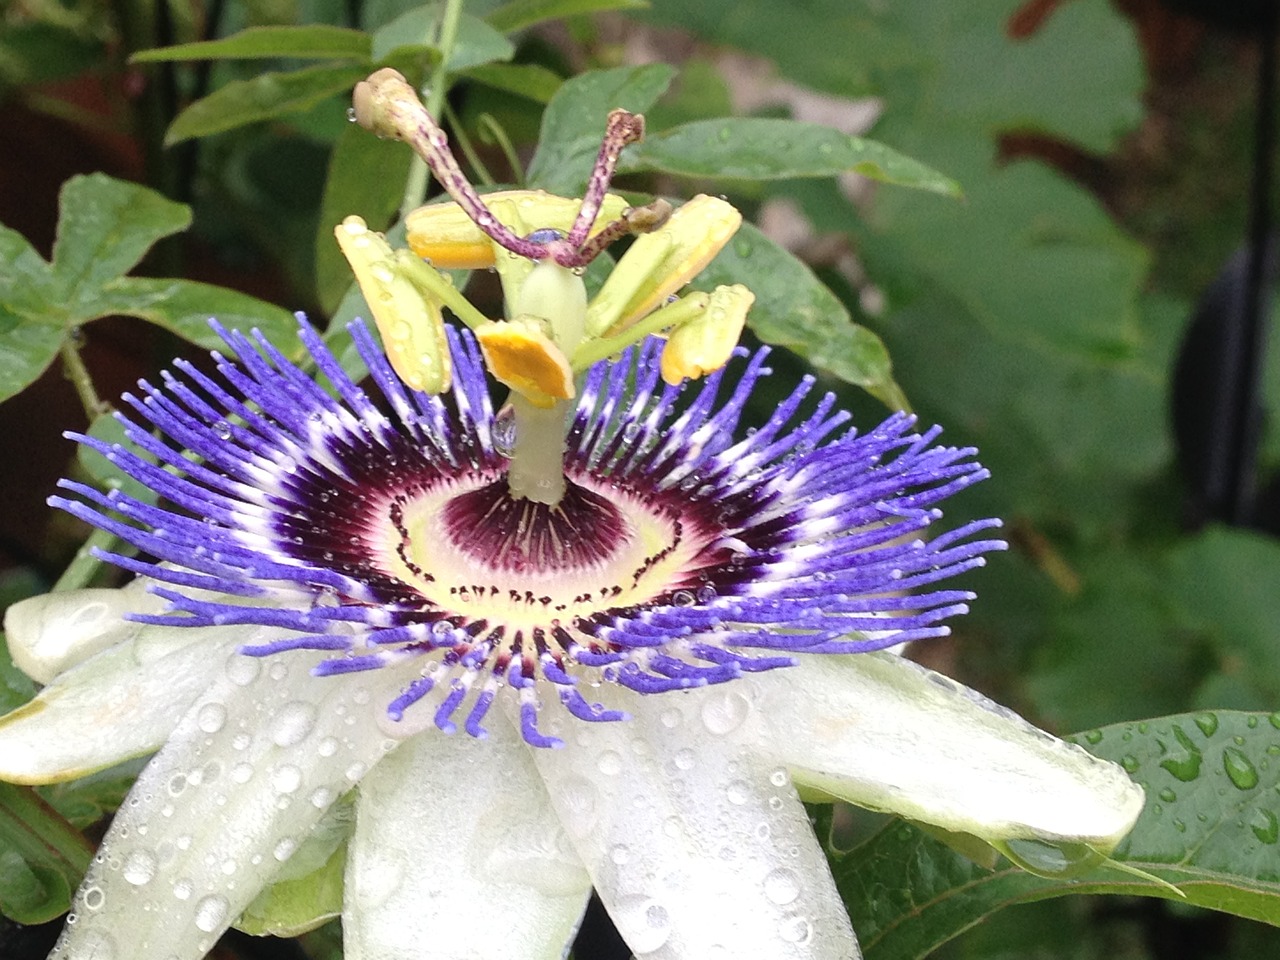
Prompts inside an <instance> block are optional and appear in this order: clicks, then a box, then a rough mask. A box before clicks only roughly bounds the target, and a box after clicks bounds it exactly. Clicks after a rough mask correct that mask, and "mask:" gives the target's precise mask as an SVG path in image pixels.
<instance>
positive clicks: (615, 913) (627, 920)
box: [609, 896, 671, 954]
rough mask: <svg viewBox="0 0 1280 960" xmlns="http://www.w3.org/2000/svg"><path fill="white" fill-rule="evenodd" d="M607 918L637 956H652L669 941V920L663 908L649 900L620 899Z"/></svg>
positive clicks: (635, 898) (640, 897)
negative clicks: (649, 954) (650, 954)
mask: <svg viewBox="0 0 1280 960" xmlns="http://www.w3.org/2000/svg"><path fill="white" fill-rule="evenodd" d="M609 914H610V916H612V917H613V920H614V922H615V923H617V925H618V932H619V933H621V934H622V938H623V939H624V940H626V941H627V945H628V946H629V947H631V949H632V950H634V951H635V952H636V953H637V954H641V953H652V952H653V951H654V950H657V949H658V948H659V947H661V946H662V945H663V944H664V943H666V942H667V940H669V939H670V938H671V918H670V916H668V915H667V909H666V907H664V906H663V905H662V904H661V903H659V902H658V901H657V900H655V899H654V898H653V897H646V896H629V897H621V898H619V899H618V902H617V903H616V904H614V906H613V909H612V910H610V911H609Z"/></svg>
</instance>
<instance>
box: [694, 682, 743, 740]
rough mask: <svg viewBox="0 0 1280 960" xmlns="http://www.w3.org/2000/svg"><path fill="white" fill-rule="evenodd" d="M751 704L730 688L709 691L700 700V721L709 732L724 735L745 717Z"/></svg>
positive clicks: (738, 724) (740, 724)
mask: <svg viewBox="0 0 1280 960" xmlns="http://www.w3.org/2000/svg"><path fill="white" fill-rule="evenodd" d="M750 711H751V704H750V703H748V702H747V698H746V697H745V696H743V695H742V694H741V693H740V692H738V691H737V690H734V689H732V688H723V687H722V688H720V689H718V690H712V691H710V692H709V693H708V694H707V696H706V699H705V700H703V701H702V723H703V725H704V726H705V727H706V728H707V730H709V731H710V732H711V733H714V734H716V735H717V736H724V735H725V734H726V733H730V732H732V731H734V730H736V729H738V727H740V726H742V722H743V721H744V720H746V719H747V714H748V713H749V712H750Z"/></svg>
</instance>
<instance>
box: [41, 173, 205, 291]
mask: <svg viewBox="0 0 1280 960" xmlns="http://www.w3.org/2000/svg"><path fill="white" fill-rule="evenodd" d="M190 225H191V210H190V208H188V207H186V206H184V205H182V204H180V203H175V202H174V201H172V200H169V199H167V198H165V197H163V196H161V195H160V194H158V193H156V192H155V191H154V190H148V189H147V188H146V187H142V186H139V185H138V184H136V183H127V182H125V181H124V180H115V179H112V178H111V177H108V176H106V175H105V174H101V173H93V174H89V175H88V176H79V177H72V178H71V179H70V180H68V181H67V182H66V183H65V184H63V186H62V192H61V193H60V194H59V196H58V239H57V242H56V243H55V244H54V247H53V272H54V275H55V276H56V277H57V279H58V282H59V285H60V286H61V287H62V289H63V291H64V295H65V296H66V298H67V302H68V303H70V304H75V305H82V304H89V303H92V301H93V299H94V298H95V297H96V296H97V293H98V288H99V287H101V286H102V285H103V284H105V283H107V282H108V281H110V280H113V279H115V278H116V277H118V276H120V275H121V274H123V273H128V272H129V271H130V270H132V269H133V268H134V267H135V266H137V264H138V261H140V260H141V259H142V258H143V256H144V255H145V254H146V252H147V251H148V250H150V249H151V247H152V246H153V245H154V244H155V242H156V241H157V240H159V239H161V238H162V237H167V236H169V235H170V234H174V233H178V232H180V231H182V230H185V229H187V227H189V226H190Z"/></svg>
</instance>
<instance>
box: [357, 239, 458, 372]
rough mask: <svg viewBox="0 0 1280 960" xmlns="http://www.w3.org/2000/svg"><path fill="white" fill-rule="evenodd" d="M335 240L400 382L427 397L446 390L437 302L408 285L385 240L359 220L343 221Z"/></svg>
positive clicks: (444, 343) (447, 369)
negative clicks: (424, 392)
mask: <svg viewBox="0 0 1280 960" xmlns="http://www.w3.org/2000/svg"><path fill="white" fill-rule="evenodd" d="M334 235H335V236H336V237H337V238H338V246H339V247H341V248H342V253H343V256H345V257H346V258H347V262H348V263H350V264H351V270H352V272H353V273H354V274H355V276H356V282H357V283H358V284H359V285H360V292H361V293H363V294H364V298H365V301H366V302H367V303H368V304H369V311H370V312H371V313H372V314H373V319H374V322H375V323H376V324H377V325H378V332H379V333H380V334H381V335H382V344H383V347H384V349H385V350H386V353H387V359H388V360H389V361H391V366H392V367H393V368H394V369H395V371H396V373H397V374H398V375H399V376H400V379H402V380H403V381H404V382H405V383H406V384H408V385H409V386H410V387H412V388H413V389H414V390H424V391H426V392H427V393H440V392H442V391H444V390H447V389H449V384H450V382H451V380H452V376H453V372H452V368H451V365H450V361H449V347H448V342H447V341H446V339H445V332H444V317H443V316H442V314H441V303H440V301H439V300H437V299H435V298H433V297H430V296H428V295H426V294H425V293H424V292H423V291H422V290H420V289H419V288H418V287H417V286H415V285H414V284H413V283H411V282H410V281H409V279H408V278H407V277H406V276H405V274H404V271H403V270H402V269H401V268H400V264H399V263H398V256H397V254H396V252H395V251H393V250H392V249H391V247H390V246H389V245H388V244H387V241H386V239H385V238H384V237H383V236H382V235H381V234H379V233H374V232H373V231H372V230H370V229H369V228H368V226H367V225H366V224H365V222H364V221H363V220H361V219H360V218H359V217H347V218H346V219H345V220H343V221H342V223H340V224H339V225H338V226H337V227H336V228H335V229H334ZM402 255H406V256H407V255H408V254H404V253H403V251H402Z"/></svg>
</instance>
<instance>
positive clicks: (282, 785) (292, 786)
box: [271, 763, 302, 793]
mask: <svg viewBox="0 0 1280 960" xmlns="http://www.w3.org/2000/svg"><path fill="white" fill-rule="evenodd" d="M301 785H302V771H301V770H299V769H298V768H297V767H295V766H294V765H293V764H291V763H286V764H285V765H284V766H281V767H277V768H276V770H275V772H273V773H272V774H271V786H272V787H273V788H274V789H275V791H276V793H293V792H294V791H295V790H297V789H298V787H300V786H301Z"/></svg>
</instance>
